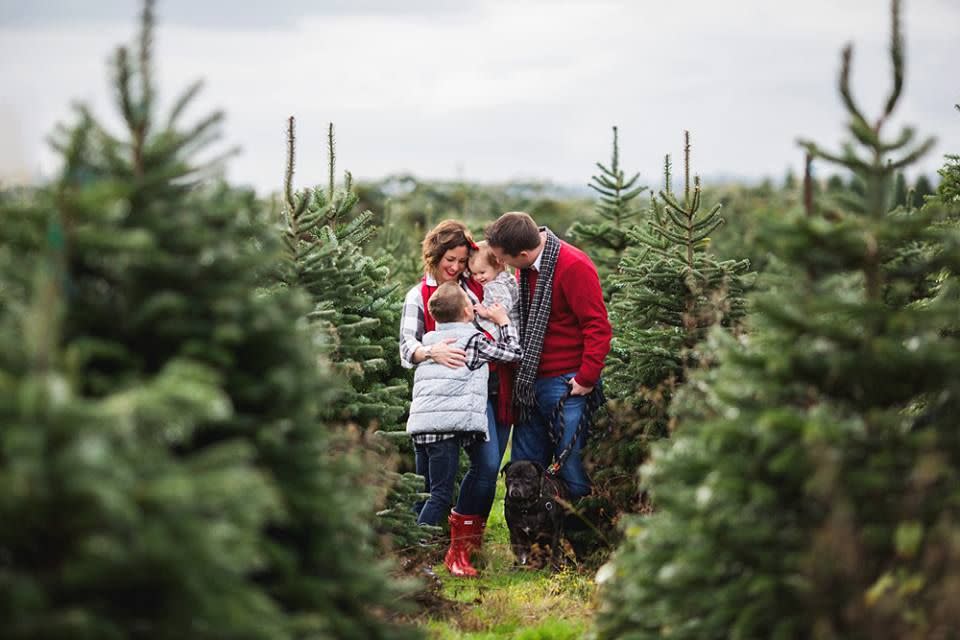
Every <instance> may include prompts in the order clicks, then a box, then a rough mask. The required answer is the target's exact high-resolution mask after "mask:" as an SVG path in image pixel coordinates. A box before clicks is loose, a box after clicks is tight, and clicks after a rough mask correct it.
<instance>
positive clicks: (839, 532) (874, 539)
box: [598, 2, 960, 639]
mask: <svg viewBox="0 0 960 640" xmlns="http://www.w3.org/2000/svg"><path fill="white" fill-rule="evenodd" d="M890 51H891V56H892V61H893V90H892V91H891V93H890V95H889V97H888V99H887V100H886V102H885V104H884V107H883V109H882V111H881V116H880V117H879V118H878V119H876V120H875V121H873V122H869V121H868V120H867V119H866V117H865V116H864V115H863V112H862V111H861V110H860V108H859V106H858V105H857V104H856V102H855V100H854V99H853V96H852V95H851V93H850V90H849V74H850V59H851V50H850V49H849V48H848V49H847V50H846V51H845V53H844V57H843V67H842V72H841V76H840V88H841V96H842V98H843V101H844V104H845V106H846V108H847V111H848V114H849V116H850V124H849V130H850V134H851V136H852V138H853V141H852V142H850V143H848V144H846V145H845V147H844V151H843V152H842V153H840V154H835V153H831V152H828V151H826V150H824V149H822V148H821V147H819V146H818V145H816V144H813V143H804V146H805V147H806V149H807V150H808V152H809V153H810V154H811V155H812V157H813V158H814V159H819V160H822V161H826V162H828V163H830V164H836V165H839V166H841V167H844V168H845V169H847V170H850V171H852V172H854V173H855V175H856V177H857V180H858V181H860V182H861V184H862V185H863V187H864V189H863V197H862V199H860V200H859V201H858V202H856V203H855V205H856V206H850V207H845V208H837V207H835V206H834V205H833V204H830V203H814V206H811V207H808V208H805V209H798V210H795V211H793V212H791V213H790V214H789V215H787V216H786V217H785V218H784V219H783V220H782V221H781V222H779V223H776V222H774V221H771V223H770V226H769V227H768V228H767V229H766V230H765V231H766V233H765V241H766V242H767V246H768V247H770V249H771V251H773V252H774V253H775V254H776V255H777V256H778V257H779V258H780V259H781V260H782V261H783V263H784V265H785V266H786V267H787V268H788V269H789V276H790V277H789V278H784V279H782V280H780V281H779V282H778V283H777V284H776V286H774V287H772V288H771V289H770V290H769V291H767V292H764V293H763V294H760V295H758V296H757V297H756V300H755V306H754V308H755V314H754V315H753V316H752V317H753V320H752V324H753V325H754V329H753V330H752V331H751V335H750V338H749V341H746V342H745V343H744V344H742V345H739V344H737V342H736V341H734V340H733V339H732V338H729V337H727V338H725V339H724V338H723V336H722V335H720V334H714V335H715V336H716V337H717V340H718V342H721V343H722V344H723V345H724V346H723V349H722V352H721V364H720V366H719V367H718V368H716V369H714V370H713V371H711V372H709V374H707V375H703V376H702V377H701V376H697V377H696V378H695V379H694V381H693V382H692V384H693V385H695V386H696V385H698V386H702V387H704V389H705V396H706V398H707V401H708V403H709V406H710V409H711V411H710V412H709V415H708V417H706V418H702V417H701V418H693V419H686V416H685V414H684V413H683V412H681V414H680V427H679V429H678V430H677V432H676V434H675V437H674V439H673V441H672V442H671V443H670V444H669V445H667V444H664V445H663V446H660V447H658V448H657V449H656V452H655V455H654V458H653V461H652V463H651V464H650V465H649V467H648V468H647V470H646V475H647V477H649V478H650V483H651V486H652V487H653V492H654V499H655V503H656V505H657V513H656V514H654V515H652V516H649V517H646V518H635V519H633V520H632V521H631V522H630V524H629V525H628V527H627V539H626V541H625V544H624V546H623V547H622V548H621V549H620V550H619V551H618V553H617V554H616V556H615V559H614V560H613V561H612V562H611V563H610V564H609V565H607V566H606V567H604V569H603V570H602V571H601V573H600V575H599V579H600V580H601V581H602V582H604V584H605V587H604V589H603V605H602V607H601V612H600V615H599V617H598V636H599V637H600V638H655V637H662V636H664V635H668V636H669V637H672V638H691V639H692V638H697V639H703V638H730V637H735V638H935V637H950V636H951V635H953V634H954V633H955V631H956V629H957V628H960V619H958V614H957V609H956V607H955V606H953V603H955V602H956V601H957V598H958V596H960V588H958V584H960V544H958V540H960V528H958V524H957V523H958V522H960V518H958V516H960V512H958V507H957V505H958V504H960V492H958V489H957V487H960V482H958V480H960V478H958V472H957V469H958V468H960V466H958V462H960V446H958V440H957V436H956V422H955V419H954V417H953V416H955V415H956V412H957V411H958V410H960V385H958V381H960V358H958V354H960V349H958V345H957V342H956V338H957V335H956V333H953V332H950V331H947V330H945V329H947V328H949V327H950V326H952V325H955V323H956V318H957V317H958V314H960V307H958V305H957V302H956V297H955V296H954V295H951V291H954V290H955V288H956V286H957V283H956V279H955V276H954V275H953V274H956V273H957V268H958V267H960V253H958V251H957V244H956V241H955V233H956V232H955V230H950V229H945V228H944V227H943V226H942V225H935V224H932V223H933V222H934V220H935V219H936V217H937V216H938V215H942V212H938V211H937V210H936V208H926V207H925V208H924V209H922V210H912V211H910V212H909V213H905V212H903V211H902V210H901V211H893V212H891V209H892V208H893V205H892V202H891V195H892V193H893V189H892V188H891V187H892V183H893V180H894V176H895V175H896V172H897V171H900V170H902V169H903V168H905V167H907V166H909V165H910V164H912V163H913V162H914V161H916V160H917V159H918V158H919V157H920V156H921V155H922V154H923V153H925V152H926V151H927V150H928V149H929V148H930V146H931V143H932V141H931V140H927V141H924V142H921V143H915V142H914V133H913V131H912V130H910V129H906V130H905V131H904V132H902V133H901V134H900V135H899V136H897V137H895V138H894V139H888V138H887V137H886V136H885V135H884V127H885V125H886V124H887V120H888V118H889V116H890V114H891V113H892V111H893V109H894V107H895V106H896V104H897V102H898V99H899V96H900V93H901V89H902V84H903V47H902V43H901V38H900V30H899V3H897V2H894V3H893V37H892V43H891V48H890ZM917 242H926V243H931V244H934V245H937V246H938V247H939V250H938V251H931V252H928V253H925V254H923V255H924V256H925V258H924V257H923V256H918V257H917V260H916V261H915V262H914V263H913V268H912V269H911V270H909V271H904V270H901V269H899V268H897V267H896V264H895V259H896V258H897V257H898V256H899V255H900V253H901V252H902V251H903V250H904V248H907V247H910V246H911V245H913V244H915V243H917ZM892 261H893V262H892ZM917 269H922V270H923V271H924V272H927V273H938V274H940V284H941V286H940V287H939V289H938V290H936V291H933V292H931V296H930V297H928V298H925V299H922V300H914V301H907V302H904V301H903V300H904V299H903V298H902V297H901V296H898V295H890V292H891V290H896V289H898V288H900V287H902V286H906V287H912V286H913V282H914V280H915V278H916V270H917ZM688 387H689V383H688ZM700 413H702V412H700Z"/></svg>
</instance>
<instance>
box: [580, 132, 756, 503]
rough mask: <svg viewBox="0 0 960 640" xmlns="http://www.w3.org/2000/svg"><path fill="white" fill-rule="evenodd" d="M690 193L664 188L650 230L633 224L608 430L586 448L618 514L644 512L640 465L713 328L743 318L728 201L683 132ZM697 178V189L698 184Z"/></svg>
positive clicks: (742, 272)
mask: <svg viewBox="0 0 960 640" xmlns="http://www.w3.org/2000/svg"><path fill="white" fill-rule="evenodd" d="M684 140H685V145H684V187H683V193H682V195H681V196H678V195H677V194H675V193H674V192H673V189H672V185H671V182H672V178H671V163H670V157H669V156H667V157H666V158H665V162H664V188H663V189H662V190H661V191H660V193H659V198H656V197H655V198H654V199H653V200H652V202H651V207H650V209H649V211H648V217H647V219H646V220H645V221H644V224H640V225H635V226H633V227H632V228H629V229H628V230H627V232H626V234H627V238H628V240H627V248H626V250H625V252H624V254H623V258H622V260H621V261H620V266H619V273H618V274H617V275H616V276H614V277H613V278H612V281H613V282H614V287H615V288H616V290H617V292H618V293H617V294H616V296H615V297H614V298H613V300H612V303H611V321H612V324H613V326H614V327H616V329H615V335H614V339H613V344H612V347H611V353H610V356H609V357H608V366H607V370H606V373H605V383H606V384H607V389H608V390H609V396H610V397H611V398H612V399H613V400H612V401H611V403H610V408H609V415H608V420H606V421H605V423H604V424H603V426H604V427H605V432H604V433H602V434H601V435H600V436H598V437H595V438H594V439H593V440H592V442H591V444H590V445H589V448H588V460H589V461H590V463H591V466H592V467H593V471H592V475H593V479H594V483H595V485H596V487H597V490H596V491H595V494H596V496H597V499H599V500H601V501H603V502H605V503H607V504H606V505H605V506H604V510H605V511H606V512H607V513H610V514H611V515H616V514H619V513H622V512H624V511H629V512H636V511H637V510H638V509H640V508H641V506H642V505H641V503H640V490H639V489H638V486H637V479H636V469H637V467H638V466H639V465H640V463H641V462H643V460H644V459H645V458H646V456H647V454H648V451H649V447H650V443H651V442H652V441H654V440H656V439H659V438H663V437H666V436H667V435H668V433H669V423H670V419H671V418H670V413H671V412H670V403H671V399H672V397H673V393H674V390H675V389H676V388H677V387H678V386H679V385H682V384H683V383H684V381H685V380H686V375H687V371H688V370H690V369H696V368H699V367H701V366H705V364H706V363H705V362H704V360H705V359H704V356H703V352H702V349H701V348H700V346H701V344H702V343H703V342H704V339H705V337H706V334H707V331H708V330H709V329H710V327H713V326H715V325H719V326H723V327H725V328H728V329H730V330H736V329H737V328H738V327H739V325H740V323H741V321H742V319H743V316H744V313H745V308H746V307H745V302H744V289H745V288H746V287H747V286H748V284H749V281H750V276H749V275H748V274H747V271H748V268H749V263H748V262H747V261H746V260H720V259H718V258H717V257H716V256H715V255H713V253H712V252H711V251H710V250H709V243H710V237H711V235H712V234H714V233H715V232H716V230H717V229H718V228H719V227H720V225H721V224H723V219H722V218H721V217H720V216H719V210H720V205H719V204H717V205H714V206H712V207H710V208H703V207H702V193H701V186H700V179H699V177H696V176H693V177H692V181H691V172H690V138H689V134H685V139H684ZM691 182H692V184H691Z"/></svg>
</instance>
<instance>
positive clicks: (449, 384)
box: [407, 322, 490, 435]
mask: <svg viewBox="0 0 960 640" xmlns="http://www.w3.org/2000/svg"><path fill="white" fill-rule="evenodd" d="M477 333H479V331H477V328H476V327H475V326H473V325H472V324H469V323H466V322H438V323H437V328H436V330H435V331H431V332H429V333H427V334H426V335H424V336H423V345H424V346H429V345H432V344H437V343H438V342H441V341H442V340H446V339H447V338H456V339H457V341H456V342H455V343H453V344H452V345H451V346H456V347H460V348H461V349H463V348H464V347H466V345H467V341H469V340H470V338H471V337H472V336H474V335H476V334H477ZM489 375H490V369H489V367H488V366H487V365H486V364H484V365H483V366H482V367H480V368H479V369H476V370H474V371H471V370H470V369H468V368H467V367H457V368H456V369H451V368H450V367H445V366H443V365H442V364H437V363H436V362H433V361H431V360H424V361H423V362H421V363H420V364H419V365H417V370H416V373H414V376H413V402H411V403H410V417H409V418H408V419H407V433H409V434H410V435H417V434H420V433H482V434H484V435H486V434H487V378H488V377H489Z"/></svg>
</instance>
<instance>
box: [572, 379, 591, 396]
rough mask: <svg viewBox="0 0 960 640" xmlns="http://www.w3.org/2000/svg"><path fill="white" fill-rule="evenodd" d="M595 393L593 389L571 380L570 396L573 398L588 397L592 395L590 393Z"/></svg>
mask: <svg viewBox="0 0 960 640" xmlns="http://www.w3.org/2000/svg"><path fill="white" fill-rule="evenodd" d="M591 391H593V387H584V386H583V385H581V384H580V383H579V382H577V379H576V378H570V395H572V396H587V395H590V392H591Z"/></svg>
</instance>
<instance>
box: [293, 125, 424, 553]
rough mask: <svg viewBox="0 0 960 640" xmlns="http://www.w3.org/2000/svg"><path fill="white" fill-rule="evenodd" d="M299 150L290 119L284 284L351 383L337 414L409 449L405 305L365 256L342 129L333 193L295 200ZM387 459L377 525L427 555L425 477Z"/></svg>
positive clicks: (366, 218) (378, 474) (378, 261)
mask: <svg viewBox="0 0 960 640" xmlns="http://www.w3.org/2000/svg"><path fill="white" fill-rule="evenodd" d="M295 146H296V141H295V137H294V119H293V118H292V117H291V118H290V119H289V121H288V129H287V168H286V179H285V182H284V210H283V214H282V219H283V227H284V228H283V240H284V245H285V247H286V258H287V259H286V261H285V262H284V263H283V269H282V270H281V274H280V278H281V281H282V282H283V283H284V284H285V285H287V286H288V287H292V288H299V289H301V290H303V291H306V292H307V293H308V294H309V296H310V301H311V305H312V309H311V310H310V313H309V315H308V318H309V319H310V321H311V322H312V323H313V325H314V326H315V327H316V329H317V330H318V331H319V332H320V334H321V335H322V337H323V338H324V340H323V343H324V344H326V345H327V349H326V350H325V351H326V353H327V356H328V357H329V358H330V360H331V363H332V366H333V368H334V370H335V371H336V372H337V374H338V375H339V376H341V377H342V378H343V379H345V380H346V381H347V382H348V383H349V386H348V387H347V388H346V389H345V390H344V392H343V393H342V394H341V395H340V396H339V397H338V398H337V400H336V402H335V403H332V404H331V405H330V406H329V407H328V409H329V416H330V417H331V418H333V419H337V420H341V421H347V422H352V423H355V424H358V425H360V426H361V427H363V428H364V429H366V428H368V427H377V428H379V429H380V432H381V433H383V434H388V435H391V436H396V439H397V440H399V441H400V442H402V443H405V444H406V443H409V438H408V437H407V435H406V429H405V424H404V422H403V420H402V419H403V418H404V417H405V415H406V411H407V407H408V406H409V403H410V389H409V386H408V384H407V381H406V379H405V376H404V374H403V372H402V369H401V366H400V362H399V355H398V350H397V333H396V331H397V330H396V328H397V327H398V326H399V324H400V318H399V314H400V311H401V308H402V304H403V299H402V296H401V295H400V294H399V293H398V286H397V285H396V284H395V283H393V282H392V281H391V280H392V278H391V273H390V268H389V266H388V263H389V261H390V258H389V257H388V256H385V255H383V254H381V255H380V256H379V257H376V258H374V257H370V256H366V255H364V254H363V251H362V250H363V247H364V245H366V244H367V242H368V241H369V240H370V239H371V237H372V235H373V233H374V227H373V224H372V222H371V219H372V217H373V214H372V213H371V212H370V211H363V212H360V213H358V212H357V211H356V205H357V202H358V199H359V198H358V196H357V193H356V192H355V191H354V189H353V180H352V177H351V175H350V173H349V172H347V173H346V179H345V181H344V185H343V187H342V188H339V189H338V188H337V186H336V184H335V182H334V175H335V165H336V158H335V146H334V135H333V125H332V124H331V125H330V126H329V129H328V133H327V147H328V176H327V185H326V188H325V189H322V188H315V189H303V190H302V191H300V192H298V193H295V192H294V190H293V174H294V164H295V162H294V161H295V151H296V149H295ZM371 444H373V443H371ZM387 452H388V451H382V452H381V456H380V457H381V460H380V461H379V462H378V463H376V464H375V465H374V469H375V472H374V474H373V476H374V477H373V484H374V486H378V487H388V495H387V496H386V505H385V508H384V509H382V510H381V511H380V512H379V514H380V518H379V521H378V522H379V525H380V528H381V531H382V532H383V533H386V534H388V535H390V537H391V538H392V540H393V544H394V547H395V548H397V549H410V550H418V549H420V547H418V546H416V545H415V544H410V542H411V541H417V540H419V539H420V538H421V537H422V536H423V535H424V533H434V534H439V533H440V529H439V528H430V529H429V531H428V530H425V529H424V528H422V527H418V526H417V522H416V514H415V512H414V510H413V505H414V503H415V502H416V501H417V500H422V499H423V496H422V494H421V493H420V489H419V488H417V489H414V488H413V487H414V486H416V484H417V483H419V485H420V487H422V484H423V479H422V478H420V479H419V480H417V478H418V477H417V476H415V475H414V474H405V476H404V475H400V476H398V475H397V474H394V473H392V472H390V471H389V465H387V464H385V462H386V460H385V459H384V458H385V457H386V453H387Z"/></svg>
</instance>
